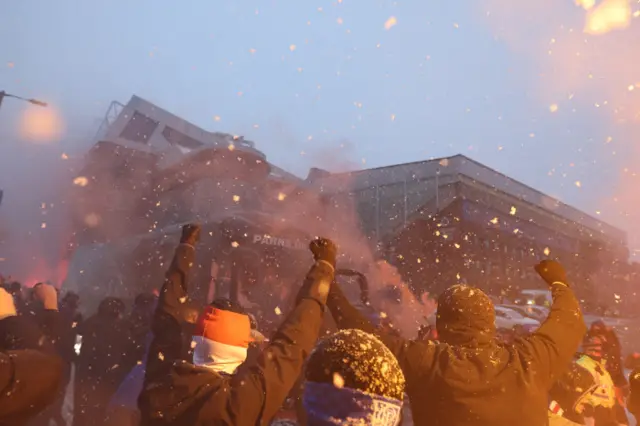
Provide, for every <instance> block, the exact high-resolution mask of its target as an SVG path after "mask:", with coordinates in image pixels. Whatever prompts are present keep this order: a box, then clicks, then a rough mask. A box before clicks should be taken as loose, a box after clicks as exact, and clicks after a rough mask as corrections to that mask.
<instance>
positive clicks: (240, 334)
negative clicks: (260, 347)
mask: <svg viewBox="0 0 640 426" xmlns="http://www.w3.org/2000/svg"><path fill="white" fill-rule="evenodd" d="M225 308H226V309H225ZM252 341H253V338H252V337H251V322H250V320H249V317H248V316H247V314H245V313H244V312H243V310H242V308H241V307H239V306H238V305H237V304H234V303H233V302H230V301H228V300H226V299H219V300H216V301H214V302H213V303H212V304H211V305H209V306H207V307H206V308H205V309H204V311H203V312H202V313H201V315H200V317H199V318H198V321H197V322H196V328H195V331H194V335H193V337H192V345H193V347H194V352H193V363H194V364H195V365H199V366H202V367H207V368H210V369H212V370H214V371H217V372H220V373H227V374H233V373H234V372H235V371H236V369H237V368H238V367H239V366H240V364H242V363H243V362H244V361H245V360H246V359H247V348H248V347H249V343H251V342H252Z"/></svg>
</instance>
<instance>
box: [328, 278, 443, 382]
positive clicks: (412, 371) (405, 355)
mask: <svg viewBox="0 0 640 426" xmlns="http://www.w3.org/2000/svg"><path fill="white" fill-rule="evenodd" d="M327 306H328V307H329V310H330V311H331V315H332V316H333V319H334V320H335V321H336V324H337V325H338V328H340V329H350V328H355V329H358V330H362V331H364V332H367V333H371V334H375V335H376V336H378V338H379V339H380V340H381V341H382V342H383V343H384V344H385V346H387V348H389V350H390V351H391V352H392V353H393V355H395V357H396V359H397V360H398V363H399V364H400V368H402V371H403V373H404V375H405V377H406V378H407V386H409V387H411V382H413V381H418V380H419V379H420V378H421V377H422V376H423V374H424V373H425V372H427V371H428V370H429V369H430V368H431V365H432V364H433V357H434V354H435V344H434V343H432V342H414V341H410V340H407V339H404V338H402V337H400V336H396V335H393V334H391V333H389V332H386V331H384V330H382V329H379V328H376V327H374V326H373V324H371V322H370V321H369V320H368V319H367V318H366V317H365V316H364V315H363V314H362V313H361V312H360V311H359V310H358V309H356V308H355V307H354V306H353V305H352V304H351V303H350V302H349V300H348V299H347V298H346V296H345V295H344V293H343V292H342V289H341V288H340V286H339V285H338V284H336V283H333V285H332V286H331V291H330V292H329V299H328V301H327Z"/></svg>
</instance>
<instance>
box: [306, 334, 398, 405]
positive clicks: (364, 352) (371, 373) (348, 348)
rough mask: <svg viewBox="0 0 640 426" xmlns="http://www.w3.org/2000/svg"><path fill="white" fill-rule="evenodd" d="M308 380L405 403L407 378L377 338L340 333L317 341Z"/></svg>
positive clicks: (310, 362)
mask: <svg viewBox="0 0 640 426" xmlns="http://www.w3.org/2000/svg"><path fill="white" fill-rule="evenodd" d="M305 376H306V377H305V378H306V380H307V381H310V382H316V383H330V384H334V385H335V386H337V387H343V386H344V387H347V388H351V389H355V390H359V391H361V392H366V393H369V394H373V395H378V396H383V397H385V398H392V399H397V400H402V399H403V395H404V386H405V381H404V375H403V374H402V370H401V369H400V366H399V365H398V361H397V360H396V358H395V357H394V356H393V354H392V353H391V351H389V349H387V347H386V346H385V345H384V343H382V342H381V341H380V340H378V339H377V338H376V337H375V336H373V335H371V334H369V333H365V332H364V331H360V330H341V331H339V332H337V333H335V334H333V335H331V336H329V337H326V338H324V339H322V340H320V341H319V342H318V344H317V345H316V347H315V348H314V350H313V352H311V355H310V356H309V360H308V362H307V368H306V373H305Z"/></svg>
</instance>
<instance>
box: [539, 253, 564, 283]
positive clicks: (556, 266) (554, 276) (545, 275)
mask: <svg viewBox="0 0 640 426" xmlns="http://www.w3.org/2000/svg"><path fill="white" fill-rule="evenodd" d="M535 270H536V272H537V273H538V275H540V277H542V279H543V280H545V282H546V283H547V284H548V285H549V286H551V285H553V284H557V283H560V284H563V285H565V286H567V287H568V286H569V283H568V282H567V273H566V272H565V270H564V267H563V266H562V265H561V264H560V262H557V261H555V260H543V261H542V262H540V263H538V264H537V265H536V266H535Z"/></svg>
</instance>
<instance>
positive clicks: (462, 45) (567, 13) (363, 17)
mask: <svg viewBox="0 0 640 426" xmlns="http://www.w3.org/2000/svg"><path fill="white" fill-rule="evenodd" d="M579 3H581V4H577V3H576V2H575V1H573V0H538V1H535V2H529V1H525V0H475V1H469V0H448V1H446V2H444V1H441V2H426V1H418V0H412V1H380V0H367V1H365V0H342V1H320V0H314V1H294V0H280V1H275V0H272V1H267V0H261V1H256V0H243V1H241V2H233V1H217V0H190V1H185V2H176V1H169V0H135V1H130V0H110V1H95V0H84V1H80V0H56V1H47V0H22V1H20V2H9V4H7V5H5V7H4V10H3V12H4V13H2V14H1V15H0V90H6V91H7V92H10V93H15V94H18V95H21V96H25V97H35V98H38V99H42V100H45V101H47V102H49V103H50V105H51V107H50V108H49V109H48V112H46V114H49V115H52V114H53V116H54V118H46V117H45V118H38V117H39V115H38V114H45V113H44V112H34V109H37V108H36V107H31V106H27V105H26V104H23V103H20V102H17V101H15V100H11V99H7V100H5V102H4V104H3V106H2V110H1V111H0V138H1V139H2V141H3V143H2V144H1V145H0V178H1V180H0V182H1V183H2V186H3V187H4V188H13V189H19V190H20V192H21V193H30V194H31V195H32V197H31V198H30V199H29V200H28V201H25V200H26V199H27V198H28V197H26V196H25V197H15V196H14V198H13V201H14V204H13V205H12V207H11V208H10V209H13V210H11V211H12V213H11V215H14V216H15V215H20V216H23V215H27V216H28V215H29V214H32V215H36V216H37V215H39V214H41V212H40V211H38V208H39V207H38V206H37V205H36V203H35V199H36V198H37V196H36V194H38V196H39V194H41V193H42V192H43V191H46V190H47V188H48V187H47V178H46V174H47V173H46V170H47V167H48V166H49V165H51V164H54V163H55V162H57V161H62V160H61V159H60V156H61V154H62V153H63V152H70V151H74V150H75V151H82V150H83V149H86V148H88V146H89V144H90V138H91V137H92V136H93V134H92V132H93V131H94V130H95V128H96V125H97V123H99V122H100V120H101V119H102V117H103V116H104V114H105V112H106V110H107V108H108V106H109V104H110V102H111V101H113V100H118V101H120V102H122V103H126V102H127V101H128V99H129V98H130V96H131V95H133V94H136V95H138V96H141V97H143V98H146V99H147V100H149V101H151V102H153V103H155V104H157V105H159V106H161V107H163V108H165V109H167V110H169V111H171V112H173V113H174V114H176V115H178V116H181V117H183V118H185V119H187V120H189V121H191V122H193V123H195V124H197V125H199V126H201V127H203V128H205V129H208V130H216V131H224V132H229V133H233V134H241V135H244V136H245V137H246V138H247V139H251V140H253V141H255V142H256V144H257V147H258V148H259V149H260V150H262V151H263V152H265V153H266V154H267V157H268V159H269V160H270V161H271V162H273V163H275V164H277V165H278V166H281V167H284V168H285V169H288V170H290V171H292V172H294V173H296V174H298V175H300V176H303V177H304V176H306V174H307V172H308V168H309V167H311V166H320V167H323V168H327V169H330V170H339V171H342V170H346V169H354V168H367V167H377V166H384V165H390V164H397V163H402V162H409V161H417V160H423V159H429V158H437V157H444V156H450V155H455V154H458V153H462V154H464V155H467V156H469V157H471V158H473V159H475V160H477V161H480V162H481V163H484V164H486V165H487V166H489V167H492V168H494V169H497V170H499V171H500V172H503V173H505V174H507V175H509V176H511V177H513V178H515V179H517V180H520V181H522V182H524V183H526V184H527V185H530V186H532V187H534V188H536V189H539V190H541V191H543V192H545V193H548V194H550V195H552V196H555V197H558V198H560V199H561V200H563V201H564V202H566V203H569V204H571V205H574V206H577V207H579V208H581V209H583V210H584V211H585V212H587V213H589V214H591V215H594V216H599V217H601V218H602V219H605V220H607V221H609V222H611V223H613V224H615V225H618V226H620V227H623V228H624V229H626V230H628V231H629V232H630V235H631V239H632V240H631V241H632V247H631V249H632V250H634V249H635V248H636V247H640V244H638V242H640V226H639V225H638V223H640V221H638V219H640V217H639V215H638V214H637V213H635V209H634V207H636V206H637V204H640V203H638V201H637V196H636V195H635V188H636V187H637V186H636V185H637V181H636V175H635V170H637V166H638V164H640V163H639V161H640V149H639V145H638V140H637V139H638V135H640V132H638V130H639V126H638V118H639V116H640V115H639V114H640V58H639V57H640V55H638V52H637V49H633V46H634V45H637V40H638V39H639V36H640V19H635V18H634V16H633V13H634V12H635V11H637V10H638V9H640V3H636V2H635V0H634V1H630V0H601V1H599V2H595V4H589V3H593V2H589V1H587V0H582V1H580V2H579ZM605 3H606V4H605ZM603 5H604V6H606V7H608V8H609V9H606V10H604V9H603V8H600V9H599V10H598V7H600V6H603ZM604 6H603V7H604ZM625 8H626V9H625ZM623 9H624V10H623ZM603 10H604V12H606V13H608V16H609V18H611V19H613V20H612V21H611V22H608V21H607V22H605V23H604V24H603V21H602V19H603V18H602V11H603ZM596 12H597V13H600V15H598V16H595V15H594V14H595V13H596ZM621 14H622V15H624V16H623V17H620V15H621ZM638 14H640V12H638V13H636V15H638ZM590 19H591V21H590ZM594 19H595V20H596V21H594ZM598 19H599V21H598ZM622 21H624V22H622ZM594 22H595V23H594ZM614 27H615V28H614ZM609 30H610V31H609ZM634 40H635V41H634ZM634 43H635V44H634ZM34 117H35V118H34ZM25 120H26V122H27V124H28V122H29V121H30V120H31V122H33V120H36V121H38V120H45V121H47V120H53V121H54V122H55V123H54V124H55V126H54V127H56V128H55V130H56V132H55V135H50V137H48V138H46V139H47V140H46V143H44V142H43V141H42V140H40V141H39V142H37V143H36V142H34V141H33V137H30V136H29V135H25V129H24V127H25ZM27 130H28V129H27ZM31 136H33V135H31ZM42 171H44V172H42ZM43 175H44V176H43ZM17 176H18V177H20V178H18V179H16V178H15V177H17ZM15 192H16V191H14V193H15ZM6 198H7V199H8V200H9V201H11V199H10V197H9V196H6ZM16 198H21V199H22V200H19V199H16ZM9 201H5V203H4V204H7V203H9ZM37 204H38V205H39V203H37ZM34 206H35V207H34ZM3 207H4V208H9V207H5V206H3ZM30 209H34V210H35V211H36V212H31V213H30V212H27V210H30Z"/></svg>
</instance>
